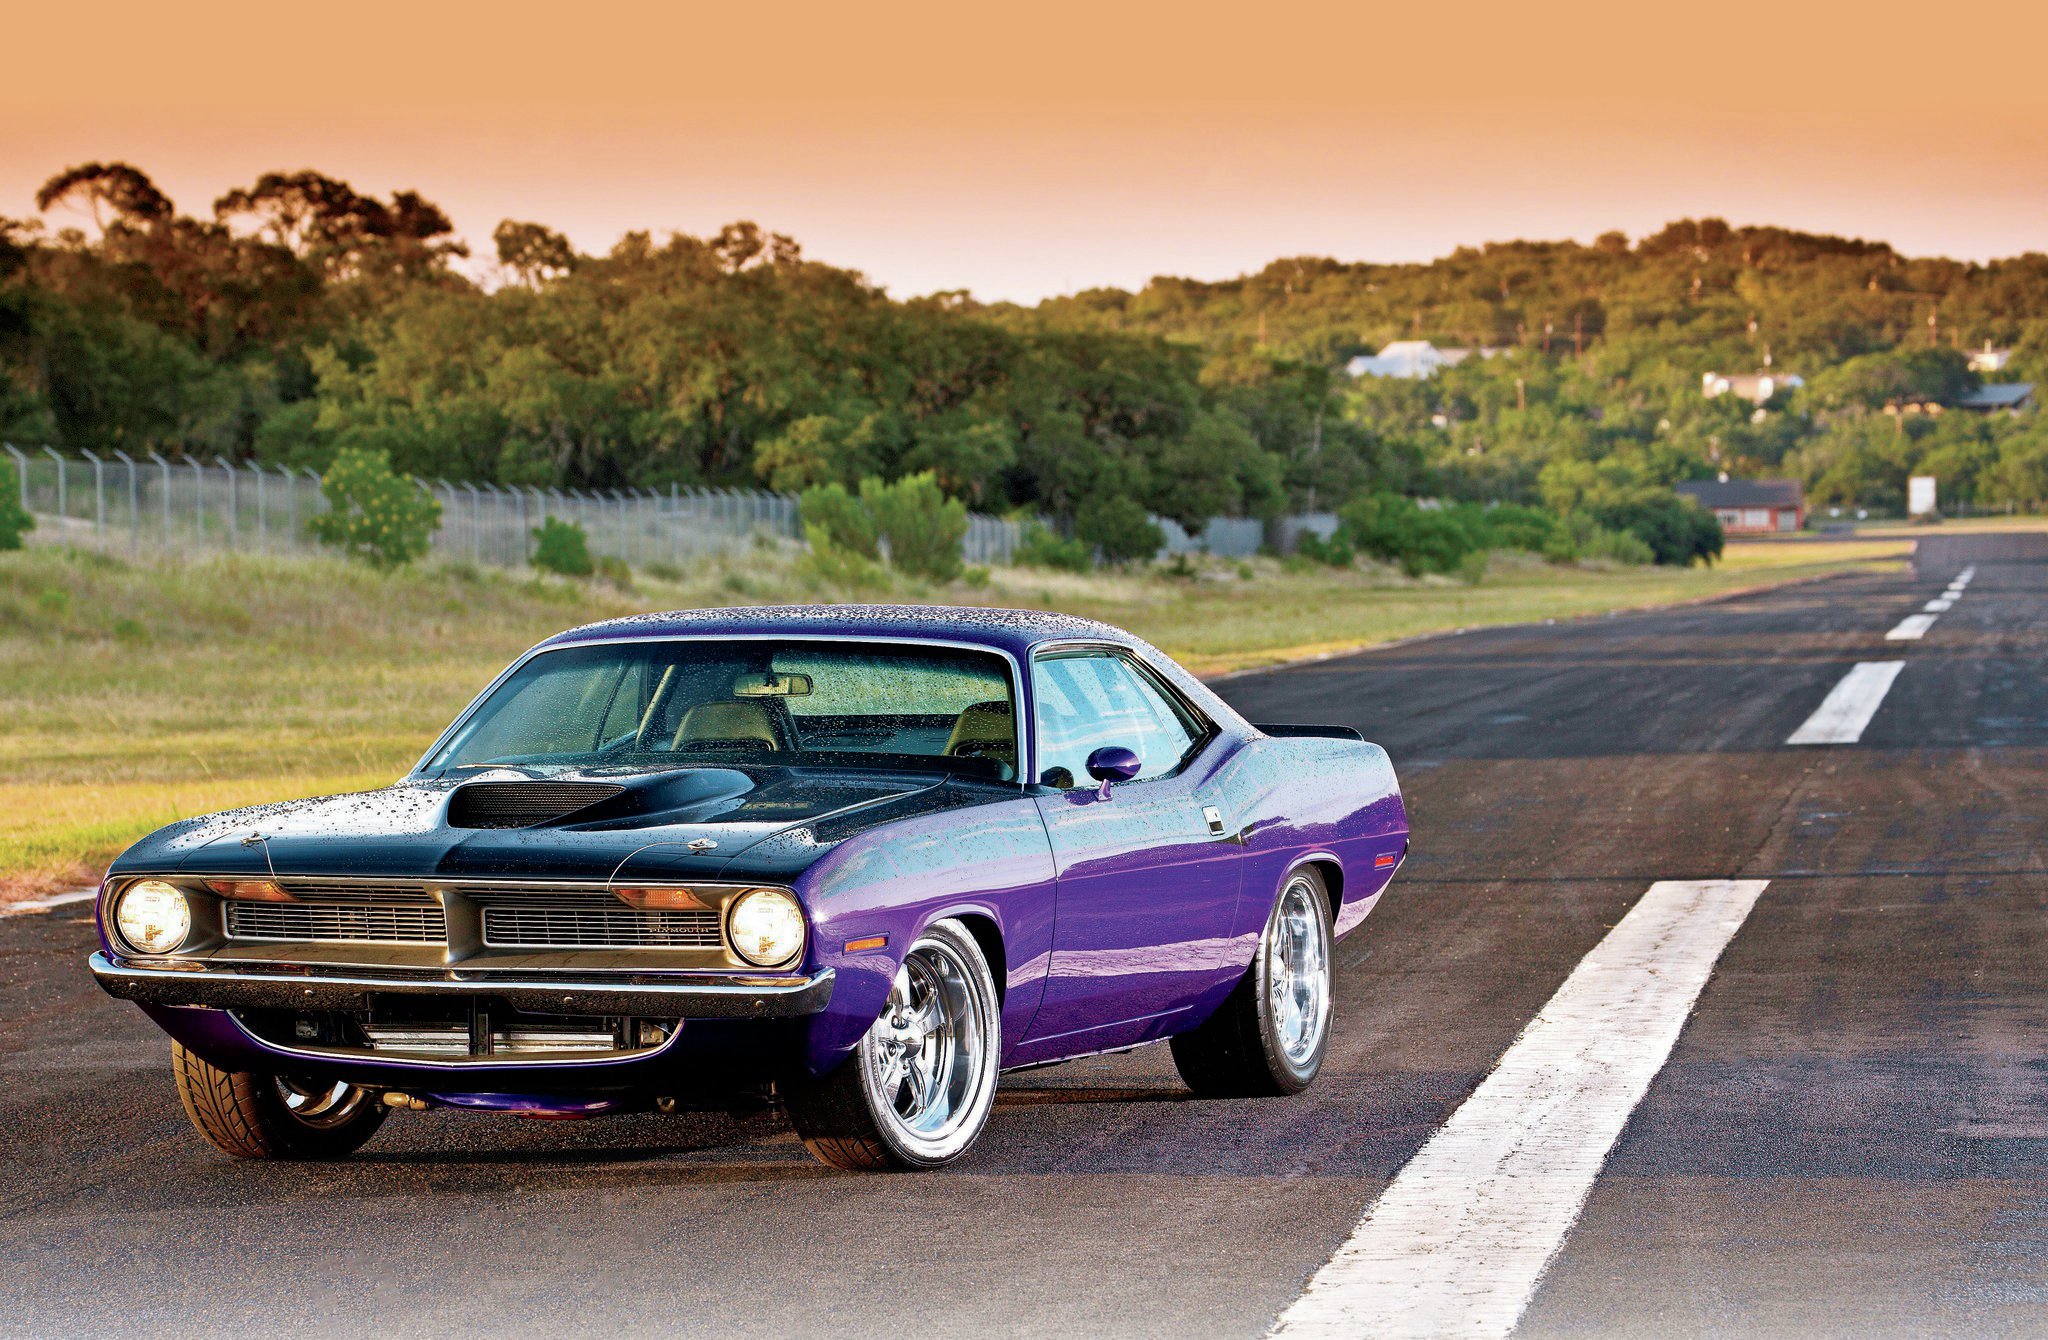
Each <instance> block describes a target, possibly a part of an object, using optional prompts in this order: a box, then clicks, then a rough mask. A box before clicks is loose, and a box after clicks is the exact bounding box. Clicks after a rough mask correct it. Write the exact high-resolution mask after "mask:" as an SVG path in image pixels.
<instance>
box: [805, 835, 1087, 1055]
mask: <svg viewBox="0 0 2048 1340" xmlns="http://www.w3.org/2000/svg"><path fill="white" fill-rule="evenodd" d="M1053 874H1054V871H1053V861H1052V844H1051V841H1050V840H1049V839H1048V838H1047V836H1046V832H1045V825H1044V823H1043V821H1041V820H1040V818H1039V816H1038V808H1037V806H1035V805H1033V804H1032V803H1031V802H1030V800H1028V799H1025V798H1022V797H1020V798H1019V799H1017V800H1014V801H1009V800H1005V801H996V802H993V803H991V804H987V805H978V806H975V807H973V808H971V809H964V810H951V811H948V812H945V813H940V814H933V815H927V816H922V817H919V818H915V819H909V820H905V821H903V822H901V823H897V824H890V825H886V826H884V827H881V828H877V829H874V830H872V831H870V832H867V833H864V834H861V835H860V836H858V837H855V838H851V839H849V840H847V841H846V842H844V843H842V844H840V845H839V846H838V847H837V848H835V849H834V850H833V851H832V852H831V853H830V854H828V855H827V856H825V857H824V858H823V859H822V860H820V861H819V862H818V863H817V864H815V865H813V866H812V867H811V868H810V869H809V870H807V871H805V872H804V874H803V876H802V877H801V878H799V879H798V880H797V882H796V890H797V895H798V897H799V898H801V899H802V900H803V903H804V907H805V910H806V911H807V912H808V913H809V915H810V918H811V948H810V951H809V953H808V954H807V955H806V967H807V969H808V970H809V971H812V972H816V971H820V970H823V969H830V970H831V971H832V972H833V974H834V985H833V991H832V999H831V1002H830V1004H829V1005H828V1006H827V1007H826V1009H825V1010H824V1011H823V1012H822V1013H820V1014H817V1015H815V1016H813V1017H812V1018H811V1019H810V1020H809V1023H808V1027H807V1030H806V1045H805V1049H804V1050H805V1055H804V1057H803V1064H804V1068H805V1069H806V1070H807V1071H809V1072H810V1073H812V1074H820V1075H821V1074H824V1073H826V1072H827V1071H830V1070H832V1069H834V1068H836V1067H837V1066H838V1065H839V1064H840V1063H841V1062H842V1061H844V1060H845V1059H846V1057H847V1056H848V1055H849V1054H850V1053H851V1052H852V1051H853V1049H854V1047H855V1046H857V1045H858V1044H859V1042H860V1039H861V1037H862V1035H863V1034H865V1033H866V1032H867V1031H868V1028H869V1027H870V1026H871V1025H873V1023H874V1021H875V1020H876V1019H877V1018H878V1017H880V1015H881V1013H882V1007H883V1005H884V1004H886V1003H887V1001H888V998H889V986H890V984H891V983H892V982H893V981H894V980H895V977H896V970H897V968H899V967H900V966H902V962H903V956H904V954H905V953H907V952H908V951H909V949H910V946H911V945H912V944H914V943H916V941H917V937H918V936H919V935H921V934H923V932H924V930H925V928H926V927H928V926H930V925H931V924H932V923H933V922H935V921H938V920H941V919H943V918H945V917H949V916H951V917H979V918H982V919H983V920H985V921H986V922H987V923H988V924H989V925H991V926H993V927H994V928H995V931H996V934H997V935H998V936H999V937H1000V942H1001V946H1002V963H1001V967H1000V971H1001V972H1002V975H1003V976H1002V982H1001V983H1000V985H1001V986H1002V991H1003V1038H1004V1042H1005V1050H1006V1051H1007V1050H1008V1048H1009V1046H1010V1043H1011V1040H1013V1039H1017V1038H1021V1037H1023V1036H1024V1031H1025V1029H1026V1028H1028V1027H1029V1026H1030V1023H1031V1019H1032V1016H1033V1015H1035V1014H1036V1013H1037V1011H1038V1003H1039V1000H1040V999H1041V997H1042V996H1043V995H1044V992H1045V970H1046V964H1047V962H1048V960H1049V958H1050V956H1051V953H1052V926H1053V902H1054V881H1053ZM878 937H884V938H885V941H886V942H885V943H884V944H882V945H879V946H875V947H871V948H856V947H854V946H859V945H861V944H863V943H864V942H871V941H873V940H874V939H876V938H878ZM991 966H994V965H991Z"/></svg>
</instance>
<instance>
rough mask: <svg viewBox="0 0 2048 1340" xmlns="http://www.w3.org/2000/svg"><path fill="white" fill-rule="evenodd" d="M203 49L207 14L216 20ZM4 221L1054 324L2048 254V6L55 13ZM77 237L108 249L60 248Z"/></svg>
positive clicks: (155, 7) (21, 124)
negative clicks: (1127, 311)
mask: <svg viewBox="0 0 2048 1340" xmlns="http://www.w3.org/2000/svg"><path fill="white" fill-rule="evenodd" d="M202 15H203V17H202ZM5 22H6V29H7V31H8V45H9V46H10V47H12V48H13V49H14V51H15V54H16V56H17V58H16V59H15V60H12V61H10V62H8V65H9V70H8V75H7V77H6V78H5V79H4V80H0V118H4V120H0V126H4V130H0V214H13V215H17V216H18V215H26V214H29V213H31V212H32V211H33V209H34V204H33V201H32V199H31V197H32V195H33V192H34V190H35V187H36V186H37V184H38V183H40V182H41V181H42V180H43V179H44V178H45V177H47V176H49V175H50V174H51V173H52V172H55V171H56V170H58V169H60V168H62V167H64V166H66V165H68V164H71V163H75V162H83V161H87V160H91V159H109V158H125V159H128V160H129V161H132V162H134V163H136V164H137V165H138V166H141V167H142V168H144V169H145V170H147V171H148V172H150V173H151V174H152V175H154V176H155V177H156V179H157V181H158V182H159V184H161V185H162V186H164V188H165V189H166V190H167V191H169V192H170V194H171V195H172V196H173V198H174V199H176V200H177V201H178V203H179V205H180V206H181V207H183V208H184V209H186V210H188V211H192V212H204V211H205V209H206V207H207V206H208V204H209V202H210V201H211V200H212V199H213V197H214V196H216V195H218V194H219V193H220V192H221V191H222V190H224V189H226V188H227V187H230V186H233V185H239V184H244V183H246V182H248V181H250V180H252V179H253V178H254V177H255V176H256V175H257V174H258V173H259V172H262V171H264V170H266V169H272V168H281V169H291V168H298V167H308V166H310V167H317V168H319V169H321V170H323V171H325V172H328V173H330V174H333V175H336V176H341V177H344V178H346V179H348V180H349V181H350V182H352V183H353V184H354V185H355V186H356V187H357V188H358V189H362V190H374V191H377V192H380V193H382V192H386V191H389V190H392V189H394V188H399V187H416V188H417V189H419V190H420V191H421V192H422V193H424V194H425V195H426V196H428V197H429V198H430V199H433V200H436V201H438V202H440V203H441V204H442V205H443V206H444V207H446V208H447V209H448V210H449V212H450V213H451V214H452V215H453V216H454V218H455V220H456V223H457V225H458V227H459V228H460V229H461V230H462V232H463V233H464V234H465V235H466V236H467V237H468V238H469V239H470V241H471V242H472V243H473V244H479V245H478V250H479V251H480V252H483V251H487V250H488V248H489V233H490V230H491V228H492V226H493V225H494V224H495V223H496V222H497V221H498V220H499V219H500V218H503V217H506V216H507V215H511V216H515V217H521V218H531V219H538V220H540V221H542V222H545V223H548V224H551V225H553V226H555V227H557V228H560V229H562V230H563V231H565V232H567V233H568V234H569V235H570V236H571V237H572V238H574V239H575V241H576V242H577V243H578V244H579V245H581V246H583V247H584V248H586V249H593V250H601V249H603V248H605V247H608V246H609V245H610V244H611V242H612V241H613V240H614V239H615V238H616V237H617V236H618V234H619V233H620V232H621V231H623V230H625V229H627V228H636V227H637V228H650V229H654V230H656V231H662V230H666V229H680V230H683V231H686V232H699V233H701V232H708V231H712V230H715V229H716V228H717V226H718V225H719V224H721V223H723V222H726V221H728V220H731V219H735V218H752V219H755V220H757V221H759V222H761V223H762V224H764V225H766V226H769V227H773V228H776V229H778V230H780V231H784V232H789V233H792V234H794V235H795V236H796V237H797V238H798V239H799V240H800V241H801V242H802V243H803V244H804V246H805V249H806V251H807V253H808V254H810V255H812V256H814V257H816V258H818V259H821V260H828V261H832V262H834V263H837V264H842V265H847V266H851V267H853V268H856V269H860V270H863V271H865V272H866V273H868V274H869V275H870V276H871V277H873V278H874V279H876V280H877V281H879V282H881V283H884V284H886V285H888V286H889V288H890V290H891V291H892V292H895V293H897V294H899V295H900V294H910V293H920V292H928V291H931V290H934V289H942V288H962V287H964V288H970V289H972V290H974V292H976V293H977V294H978V295H980V296H983V297H987V298H1001V297H1008V298H1018V299H1027V300H1028V299H1033V298H1037V297H1040V296H1043V295H1045V294H1047V293H1053V292H1061V291H1068V290H1072V289H1075V288H1082V287H1087V286H1091V285H1097V284H1121V285H1126V286H1130V285H1136V284H1141V283H1143V282H1144V280H1145V279H1146V278H1147V277H1148V276H1150V275H1153V274H1160V273H1172V274H1191V275H1197V276H1202V277H1222V276H1227V275H1231V274H1236V273H1240V272H1242V271H1244V270H1247V269H1253V268H1257V267H1258V266H1260V265H1262V264H1264V263H1265V262H1266V261H1268V260H1271V259H1273V258H1274V257H1276V256H1282V255H1301V254H1320V255H1334V256H1338V257H1341V258H1345V259H1376V260H1402V259H1422V258H1427V257H1429V256H1433V255H1437V254H1440V253H1442V252H1443V251H1445V250H1448V249H1449V248H1451V247H1453V246H1456V245H1458V244H1461V243H1467V242H1481V241H1486V240H1489V239H1498V238H1505V237H1513V236H1532V237H1564V236H1571V237H1579V238H1582V239H1583V238H1590V237H1592V236H1593V235H1594V234H1595V233H1597V232H1599V231H1601V230H1603V229H1605V228H1609V227H1620V228H1623V229H1625V230H1627V231H1629V232H1630V233H1631V234H1637V235H1640V234H1641V233H1643V232H1645V231H1648V230H1650V229H1652V228H1654V227H1656V226H1657V225H1659V224H1661V223H1663V222H1664V221H1666V220H1668V219H1671V218H1676V217H1680V216H1684V215H1698V214H1719V215H1722V216H1724V217H1727V218H1729V219H1731V220H1733V221H1736V222H1772V223H1783V224H1787V225H1791V226H1796V227H1805V228H1812V229H1816V230H1824V231H1832V232H1843V233H1851V234H1856V235H1861V236H1867V237H1881V238H1885V239H1888V240H1890V241H1892V242H1894V243H1895V244H1897V245H1899V246H1901V247H1903V248H1905V249H1907V250H1909V251H1913V252H1940V253H1945V254H1949V255H1957V256H1967V257H1975V258H1983V257H1988V256H1996V255H2010V254H2014V253H2017V252H2020V251H2025V250H2030V249H2033V250H2048V172H2044V171H2043V168H2044V166H2048V153H2044V151H2048V79H2044V77H2043V73H2042V71H2043V65H2042V54H2043V52H2044V50H2048V5H2042V4H2040V3H2038V0H2036V2H2035V3H2028V4H2021V3H2011V2H2010V0H1985V2H1983V3H1977V4H1974V5H1953V6H1939V5H1930V4H1927V3H1925V0H1920V2H1919V3H1913V4H1906V3H1898V2H1896V0H1862V2H1861V3H1834V4H1818V3H1811V2H1810V0H1798V2H1797V3H1790V4H1780V5H1775V6H1768V7H1766V6H1758V7H1745V6H1740V5H1733V6H1677V5H1659V4H1655V3H1648V4H1644V3H1635V4H1618V3H1580V4H1571V3H1564V4H1551V5H1539V4H1533V3H1529V2H1528V0H1517V3H1512V4H1495V3H1493V0H1466V3H1458V4H1442V5H1424V4H1415V3H1410V4H1405V5H1402V6H1398V7H1395V6H1387V7H1384V8H1382V7H1379V6H1375V5H1371V4H1362V3H1349V4H1324V3H1298V2H1296V0H1286V2H1284V3H1274V2H1272V0H1268V3H1265V4H1263V5H1254V4H1242V5H1236V6H1229V7H1223V6H1213V5H1193V4H1183V5H1175V6H1165V5H1153V4H1146V5H1119V4H1115V3H1109V2H1107V0H1103V2H1099V3H1093V4H1077V3H1069V0H1044V2H1041V3H1035V4H1029V5H1021V6H975V5H972V4H960V3H957V0H956V3H951V4H886V3H879V2H878V0H869V3H866V4H845V3H841V4H836V5H817V4H813V3H810V2H809V0H801V2H796V0H785V2H783V3H772V4H761V5H734V4H730V3H728V4H722V5H718V6H710V7H703V8H701V9H700V8H697V7H693V6H689V5H681V4H667V5H654V4H615V3H595V2H593V3H585V4H581V5H576V4H562V3H554V4H548V5H538V4H530V3H525V0H516V2H515V0H505V2H503V3H496V4H492V5H489V6H475V7H463V6H453V5H441V6H434V5H429V4H420V3H414V4H407V5H400V4H389V3H385V2H384V0H363V3H359V4H357V5H354V6H352V7H345V8H335V7H332V6H328V7H308V6H279V5H276V4H275V3H274V0H273V3H268V4H264V5H260V6H259V5H252V4H245V3H241V2H240V0H234V2H233V3H208V4H204V5H197V6H178V5H168V4H163V3H161V0H158V2H157V3H152V4H149V5H136V4H131V3H129V0H109V2H108V3H102V4H98V5H93V6H58V5H48V4H46V5H42V6H39V7H37V8H36V9H35V10H32V11H23V10H22V9H20V8H19V7H16V8H14V9H13V10H11V11H10V13H9V15H8V17H7V19H6V21H5ZM62 221H66V222H69V221H74V220H70V219H65V220H62Z"/></svg>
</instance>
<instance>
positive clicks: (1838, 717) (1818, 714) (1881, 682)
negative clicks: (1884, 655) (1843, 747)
mask: <svg viewBox="0 0 2048 1340" xmlns="http://www.w3.org/2000/svg"><path fill="white" fill-rule="evenodd" d="M1905 668H1906V663H1905V662H1904V661H1858V662H1857V663H1856V664H1855V665H1854V666H1852V667H1850V670H1849V673H1848V674H1846V675H1843V676H1842V682H1841V683H1839V684H1837V685H1835V687H1834V688H1833V689H1832V690H1830V691H1829V693H1828V696H1827V697H1825V698H1823V699H1822V700H1821V704H1820V706H1819V707H1817V708H1815V709H1814V711H1813V715H1812V716H1810V717H1808V718H1807V719H1806V722H1805V724H1803V725H1802V726H1800V728H1799V729H1798V730H1796V731H1793V732H1792V734H1791V735H1790V736H1788V737H1787V738H1786V740H1785V743H1786V744H1855V743H1856V742H1857V741H1858V740H1860V739H1862V738H1863V729H1864V727H1866V726H1868V725H1869V724H1870V719H1871V718H1872V717H1874V716H1876V715H1877V709H1878V708H1879V706H1881V705H1882V704H1883V702H1884V696H1885V695H1886V694H1887V693H1890V692H1891V691H1892V681H1893V680H1895V679H1897V678H1898V677H1899V671H1901V670H1903V669H1905Z"/></svg>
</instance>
